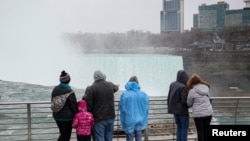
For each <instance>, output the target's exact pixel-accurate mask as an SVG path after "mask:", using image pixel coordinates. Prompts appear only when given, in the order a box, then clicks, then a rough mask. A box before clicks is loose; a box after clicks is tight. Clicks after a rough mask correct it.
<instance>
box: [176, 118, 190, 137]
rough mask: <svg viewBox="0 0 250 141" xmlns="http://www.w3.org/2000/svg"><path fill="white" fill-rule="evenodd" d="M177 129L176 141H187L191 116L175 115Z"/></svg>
mask: <svg viewBox="0 0 250 141" xmlns="http://www.w3.org/2000/svg"><path fill="white" fill-rule="evenodd" d="M174 119H175V123H176V125H177V129H176V141H187V135H188V127H189V115H188V114H174Z"/></svg>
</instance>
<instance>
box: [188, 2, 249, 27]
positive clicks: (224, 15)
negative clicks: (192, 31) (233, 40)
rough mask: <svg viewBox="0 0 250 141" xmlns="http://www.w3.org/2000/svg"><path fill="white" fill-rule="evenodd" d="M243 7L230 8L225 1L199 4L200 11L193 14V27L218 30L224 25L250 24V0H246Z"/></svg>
mask: <svg viewBox="0 0 250 141" xmlns="http://www.w3.org/2000/svg"><path fill="white" fill-rule="evenodd" d="M244 1H245V3H246V7H245V8H243V9H234V10H229V4H227V3H226V2H224V1H221V2H218V3H217V4H212V5H206V4H202V5H201V6H199V13H198V14H194V15H193V18H194V20H193V27H194V28H199V29H201V30H203V31H214V30H215V31H217V30H220V29H221V28H223V27H233V26H242V25H249V24H250V0H244Z"/></svg>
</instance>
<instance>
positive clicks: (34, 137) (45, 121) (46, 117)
mask: <svg viewBox="0 0 250 141" xmlns="http://www.w3.org/2000/svg"><path fill="white" fill-rule="evenodd" d="M211 102H212V105H213V110H214V114H213V119H212V122H211V124H212V125H248V124H250V97H211ZM118 103H119V101H118V100H116V101H115V105H116V119H115V124H114V136H113V140H114V141H123V140H124V141H125V134H124V132H123V131H122V130H121V127H120V124H119V122H120V121H119V112H118V108H117V105H118ZM191 112H192V111H190V113H191ZM0 119H1V120H0V138H1V140H4V141H51V140H57V138H58V136H59V132H58V128H57V126H56V124H55V121H54V120H53V118H52V113H51V110H50V102H49V101H42V102H36V101H33V102H0ZM148 122H149V125H148V128H147V129H146V130H144V131H143V140H144V141H167V140H176V138H175V136H176V133H175V132H176V126H175V122H174V118H173V115H172V114H168V113H167V99H166V97H150V110H149V121H148ZM196 136H197V134H196V128H195V125H194V123H193V119H192V117H191V118H190V126H189V132H188V140H189V141H194V140H197V138H196ZM71 138H72V139H71V140H72V141H76V134H75V129H73V132H72V137H71Z"/></svg>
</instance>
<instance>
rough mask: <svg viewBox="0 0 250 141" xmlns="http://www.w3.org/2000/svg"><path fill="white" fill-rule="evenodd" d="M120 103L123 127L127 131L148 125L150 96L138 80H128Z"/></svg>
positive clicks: (130, 131) (142, 128)
mask: <svg viewBox="0 0 250 141" xmlns="http://www.w3.org/2000/svg"><path fill="white" fill-rule="evenodd" d="M125 89H126V90H125V91H124V92H123V93H122V95H121V98H120V103H119V111H120V122H121V127H122V129H123V130H124V131H125V133H134V131H135V130H136V131H138V130H144V129H145V128H147V126H148V110H149V97H148V95H147V94H146V93H145V92H143V91H142V90H141V88H140V85H139V84H138V83H136V82H127V84H126V85H125Z"/></svg>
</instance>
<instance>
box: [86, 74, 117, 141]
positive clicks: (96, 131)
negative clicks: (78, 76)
mask: <svg viewBox="0 0 250 141" xmlns="http://www.w3.org/2000/svg"><path fill="white" fill-rule="evenodd" d="M118 90H119V85H118V84H113V83H112V82H109V81H106V75H105V74H104V73H103V72H101V71H100V70H96V71H95V72H94V82H93V84H92V85H91V86H88V87H87V88H86V91H85V95H84V96H83V98H82V99H85V100H86V101H87V104H88V111H89V112H91V113H92V114H93V116H94V120H95V124H94V126H93V130H92V131H93V135H94V137H93V138H94V141H112V138H113V128H114V120H115V104H114V93H115V92H117V91H118Z"/></svg>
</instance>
